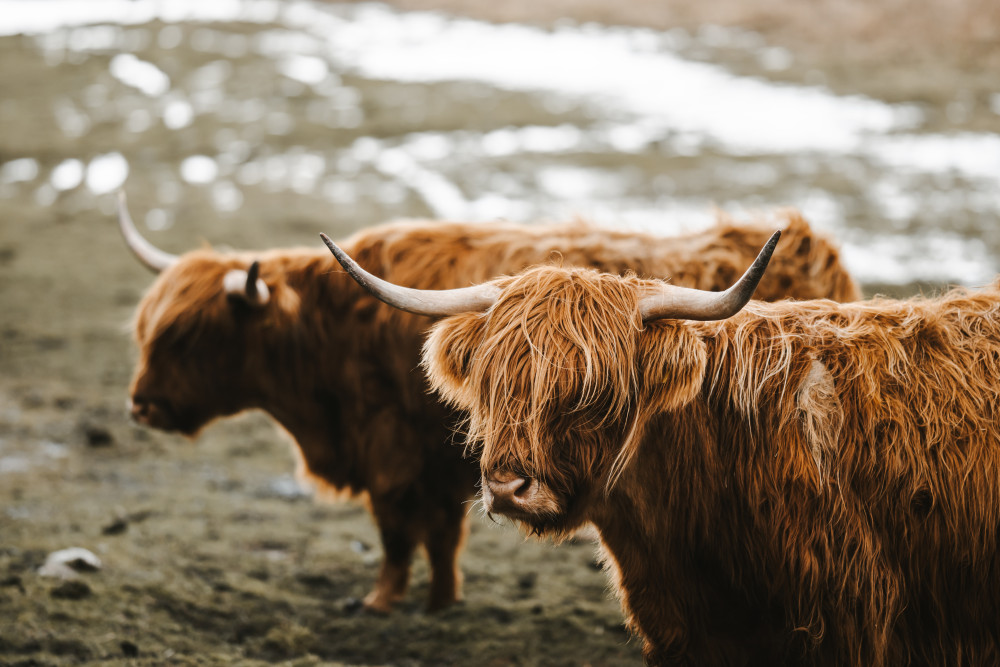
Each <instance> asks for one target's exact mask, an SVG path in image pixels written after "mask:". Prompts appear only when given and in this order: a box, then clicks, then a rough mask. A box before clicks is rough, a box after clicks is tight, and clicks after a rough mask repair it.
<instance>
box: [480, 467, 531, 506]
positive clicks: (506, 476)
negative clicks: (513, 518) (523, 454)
mask: <svg viewBox="0 0 1000 667" xmlns="http://www.w3.org/2000/svg"><path fill="white" fill-rule="evenodd" d="M537 497H538V482H537V481H535V480H534V479H532V478H531V477H523V476H521V475H518V474H516V473H513V472H509V471H499V472H492V473H489V474H488V475H485V476H484V477H483V505H484V506H485V508H486V511H487V512H496V513H498V514H514V515H523V514H530V513H532V512H533V510H535V509H536V508H535V504H536V500H537Z"/></svg>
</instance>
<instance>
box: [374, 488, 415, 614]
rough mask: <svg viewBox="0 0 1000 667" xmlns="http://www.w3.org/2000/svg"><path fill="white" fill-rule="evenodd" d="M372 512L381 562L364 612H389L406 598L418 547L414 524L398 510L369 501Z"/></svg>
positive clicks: (383, 501) (383, 503)
mask: <svg viewBox="0 0 1000 667" xmlns="http://www.w3.org/2000/svg"><path fill="white" fill-rule="evenodd" d="M372 512H373V513H374V515H375V521H376V523H377V524H378V528H379V535H380V537H381V539H382V551H383V554H384V555H383V559H382V566H381V568H380V569H379V574H378V580H377V581H376V582H375V588H374V590H372V592H371V593H369V594H368V595H367V596H365V600H364V605H365V608H366V609H368V610H370V611H374V612H378V613H383V614H385V613H388V612H390V611H392V605H393V603H395V602H398V601H399V600H401V599H402V598H403V596H404V595H405V594H406V587H407V586H408V585H409V583H410V563H411V561H412V560H413V551H414V550H415V549H416V546H417V535H416V532H415V530H414V526H413V523H412V522H411V521H408V520H407V518H406V516H404V514H403V511H402V509H401V508H400V507H398V506H396V505H394V504H392V503H390V502H386V501H385V500H376V499H372Z"/></svg>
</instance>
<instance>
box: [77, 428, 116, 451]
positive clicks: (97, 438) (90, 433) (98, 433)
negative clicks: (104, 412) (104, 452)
mask: <svg viewBox="0 0 1000 667" xmlns="http://www.w3.org/2000/svg"><path fill="white" fill-rule="evenodd" d="M83 437H84V438H86V440H87V444H88V445H90V446H91V447H109V446H110V445H111V444H112V443H114V441H115V439H114V438H113V437H112V436H111V431H109V430H108V429H106V428H104V427H103V426H97V425H95V424H84V426H83Z"/></svg>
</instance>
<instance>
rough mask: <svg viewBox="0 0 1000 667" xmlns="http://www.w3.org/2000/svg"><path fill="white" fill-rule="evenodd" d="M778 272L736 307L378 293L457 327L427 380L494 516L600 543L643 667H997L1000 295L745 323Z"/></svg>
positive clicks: (489, 290)
mask: <svg viewBox="0 0 1000 667" xmlns="http://www.w3.org/2000/svg"><path fill="white" fill-rule="evenodd" d="M331 249H333V248H331ZM771 250H773V241H772V242H770V243H769V244H768V246H767V247H766V248H765V251H764V252H762V253H761V257H760V258H758V260H757V261H756V262H755V263H754V265H753V266H752V267H751V269H750V270H749V271H748V272H747V273H746V274H745V275H744V277H743V278H742V279H741V280H740V282H739V283H737V284H736V285H735V286H734V287H733V288H731V289H730V290H727V291H726V292H723V293H706V292H699V291H696V290H684V289H680V288H676V287H674V286H671V285H666V284H664V283H662V282H659V281H652V280H642V279H639V278H636V277H634V276H626V277H619V276H613V275H608V274H603V273H599V272H597V271H594V270H592V269H578V268H573V269H566V268H558V267H552V266H542V267H537V268H533V269H530V270H528V271H526V272H524V273H522V274H521V275H518V276H516V277H505V278H499V279H496V280H493V281H491V282H489V283H486V284H484V285H478V286H475V287H470V288H465V289H463V290H452V291H450V292H443V293H440V292H439V293H435V292H414V291H412V290H407V289H405V288H398V287H396V286H391V285H388V284H386V283H384V282H378V281H377V279H375V278H372V277H371V276H361V278H362V279H363V280H364V282H365V284H367V285H368V286H369V287H370V289H372V290H373V291H375V292H378V293H379V294H380V298H383V299H385V300H386V301H387V302H390V303H396V304H398V305H399V306H400V307H404V308H409V309H416V308H415V305H414V304H416V303H417V302H416V301H415V299H416V298H417V297H419V299H420V302H419V307H420V309H421V310H422V312H425V313H427V314H432V313H433V314H437V315H444V314H452V315H453V316H452V317H449V318H447V319H444V320H442V321H440V322H438V323H437V324H435V325H434V326H433V327H432V328H431V331H430V334H429V336H428V339H427V343H426V344H425V347H424V355H423V359H424V365H425V367H426V369H427V370H428V372H429V375H430V378H431V384H432V385H433V386H434V388H435V389H436V390H437V391H439V392H440V393H441V394H442V395H443V396H444V397H445V398H446V399H447V400H448V401H449V402H450V403H451V404H453V405H454V406H456V407H458V408H460V409H463V410H467V411H468V414H469V420H468V431H469V442H470V444H471V445H472V446H473V447H474V448H475V449H476V450H477V451H478V452H479V454H480V457H481V458H480V466H481V471H482V480H483V483H482V487H483V505H484V508H485V509H486V511H489V512H496V513H500V514H504V515H507V516H510V517H512V518H514V519H515V520H517V521H519V522H521V523H522V524H523V525H525V526H526V527H527V529H528V530H530V531H532V532H536V533H539V534H548V535H553V536H555V537H556V538H558V537H560V536H565V535H567V534H569V533H571V532H572V531H574V530H575V529H576V528H578V527H579V526H581V525H582V524H584V523H587V522H592V523H593V524H594V525H595V526H596V527H597V530H598V532H599V534H600V538H601V542H602V547H603V551H604V553H605V557H606V567H607V570H608V572H609V574H610V576H611V579H612V580H613V582H614V586H615V588H616V590H617V592H618V594H619V596H620V598H621V600H622V604H623V606H624V610H625V613H626V615H627V617H628V621H629V623H630V625H631V627H632V628H633V629H634V630H635V631H636V632H638V633H639V634H640V635H641V636H642V637H643V638H644V640H645V652H644V655H645V657H646V660H647V662H648V663H649V664H652V665H699V666H711V665H792V664H794V665H838V666H843V665H865V666H866V667H873V666H874V667H878V666H895V665H981V666H984V667H985V666H987V665H998V664H1000V423H998V422H1000V391H998V378H1000V281H998V282H997V283H995V284H993V285H991V286H989V287H987V288H985V289H983V290H981V291H971V290H966V289H957V290H954V291H952V292H949V293H947V294H946V295H944V296H941V297H939V298H935V299H925V298H916V299H912V300H908V301H894V300H888V299H876V300H874V301H870V302H862V303H854V304H838V303H834V302H833V301H827V300H815V301H806V302H791V301H785V302H779V303H774V304H766V303H760V302H753V303H751V304H750V305H748V306H746V307H745V308H743V306H744V305H745V304H746V303H747V300H748V299H749V298H750V295H751V294H752V293H753V290H754V286H755V284H756V281H757V280H758V279H759V277H760V274H761V273H762V272H763V271H764V268H765V266H766V263H767V257H768V256H769V254H770V252H771ZM338 257H342V255H339V256H338ZM775 259H776V260H777V259H778V256H777V255H775ZM343 262H345V263H347V264H349V263H350V259H349V258H343ZM351 271H353V272H357V271H358V269H357V268H355V267H353V266H352V268H351ZM741 309H742V310H741ZM463 311H466V312H463Z"/></svg>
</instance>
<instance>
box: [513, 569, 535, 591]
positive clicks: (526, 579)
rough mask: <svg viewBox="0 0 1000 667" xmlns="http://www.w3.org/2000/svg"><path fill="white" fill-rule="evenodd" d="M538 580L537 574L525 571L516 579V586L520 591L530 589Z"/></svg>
mask: <svg viewBox="0 0 1000 667" xmlns="http://www.w3.org/2000/svg"><path fill="white" fill-rule="evenodd" d="M536 581H538V574H537V573H536V572H525V573H524V574H522V575H521V576H520V577H518V579H517V587H518V588H520V589H521V590H522V591H530V590H531V589H532V588H534V587H535V582H536Z"/></svg>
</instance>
